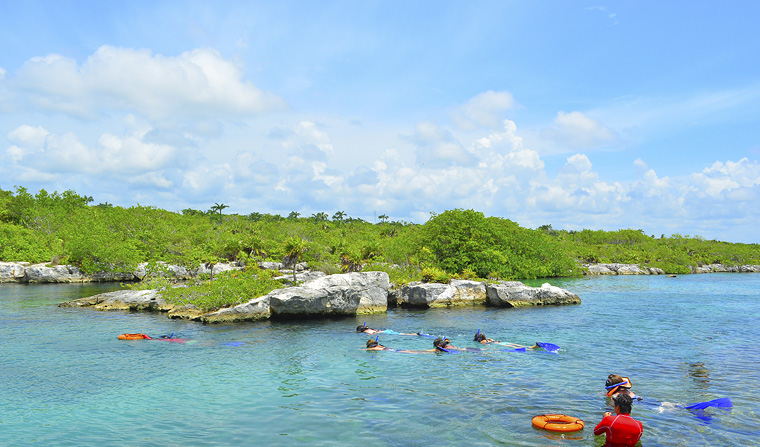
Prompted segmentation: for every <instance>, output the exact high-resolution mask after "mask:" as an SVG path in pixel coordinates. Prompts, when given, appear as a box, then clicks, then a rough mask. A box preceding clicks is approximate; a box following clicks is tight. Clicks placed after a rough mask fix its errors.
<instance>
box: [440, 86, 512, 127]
mask: <svg viewBox="0 0 760 447" xmlns="http://www.w3.org/2000/svg"><path fill="white" fill-rule="evenodd" d="M514 104H515V100H514V98H513V97H512V94H511V93H510V92H495V91H493V90H489V91H487V92H484V93H481V94H479V95H476V96H474V97H472V98H470V99H469V100H468V101H467V102H466V103H465V104H464V105H462V106H461V107H459V108H458V109H457V110H455V111H454V112H452V117H451V118H452V121H453V122H454V123H455V124H456V125H458V126H460V127H462V128H465V129H471V128H475V127H487V128H497V127H499V126H501V123H502V121H503V120H504V112H505V111H507V110H509V109H511V108H512V107H514Z"/></svg>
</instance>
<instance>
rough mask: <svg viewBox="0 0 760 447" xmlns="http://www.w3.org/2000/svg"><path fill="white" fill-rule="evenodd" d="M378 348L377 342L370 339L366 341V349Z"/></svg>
mask: <svg viewBox="0 0 760 447" xmlns="http://www.w3.org/2000/svg"><path fill="white" fill-rule="evenodd" d="M378 346H380V343H378V341H377V340H375V339H372V338H370V339H369V340H367V349H370V348H376V347H378Z"/></svg>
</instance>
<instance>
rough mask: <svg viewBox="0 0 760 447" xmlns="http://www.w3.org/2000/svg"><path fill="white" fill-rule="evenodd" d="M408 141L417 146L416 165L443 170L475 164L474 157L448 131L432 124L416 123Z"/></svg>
mask: <svg viewBox="0 0 760 447" xmlns="http://www.w3.org/2000/svg"><path fill="white" fill-rule="evenodd" d="M408 139H409V141H411V142H412V143H413V144H415V145H416V146H417V149H416V156H417V163H418V164H420V165H425V166H428V167H436V168H445V167H448V166H453V165H465V166H468V165H472V164H474V163H475V157H474V156H473V155H472V154H471V153H470V152H468V151H467V150H465V148H464V147H462V144H461V143H460V142H459V141H458V140H457V139H456V138H455V137H454V136H453V135H452V134H451V133H450V132H449V131H447V130H445V129H442V128H440V127H438V126H437V125H436V124H434V123H432V122H423V123H417V125H415V126H414V134H413V135H412V136H411V137H409V138H408Z"/></svg>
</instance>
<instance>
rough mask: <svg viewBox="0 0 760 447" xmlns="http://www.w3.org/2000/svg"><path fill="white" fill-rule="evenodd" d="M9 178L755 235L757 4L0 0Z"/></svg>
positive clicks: (219, 198) (171, 204)
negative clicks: (470, 211)
mask: <svg viewBox="0 0 760 447" xmlns="http://www.w3.org/2000/svg"><path fill="white" fill-rule="evenodd" d="M0 10H1V11H2V15H0V154H1V155H2V162H0V188H2V189H5V190H13V189H14V187H15V186H17V185H18V186H24V187H27V188H28V189H29V190H31V191H37V190H39V189H40V188H45V189H46V190H48V191H54V190H57V191H64V190H66V189H72V190H74V191H76V192H78V193H80V194H83V195H89V196H93V198H94V199H95V203H101V202H108V203H112V204H115V205H121V206H131V205H135V204H138V203H139V204H141V205H153V206H156V207H159V208H164V209H168V210H174V211H179V210H182V209H184V208H188V207H189V208H195V209H203V210H205V209H208V208H209V207H210V206H212V205H213V204H214V203H225V204H227V205H229V206H230V208H229V209H227V210H225V211H227V212H236V213H241V214H248V213H251V212H254V211H257V212H269V213H279V214H283V215H287V214H288V213H290V212H291V211H297V212H299V213H301V215H304V216H309V215H312V214H314V213H318V212H327V213H328V214H329V215H332V214H333V213H334V212H336V211H343V212H345V213H346V214H347V215H349V216H352V217H361V218H364V219H367V220H369V221H375V220H376V216H377V215H381V214H386V215H388V216H390V218H391V219H392V220H406V221H410V222H418V223H423V222H425V221H426V220H427V219H428V218H429V216H430V213H431V212H438V213H439V212H442V211H444V210H448V209H454V208H467V209H470V208H472V209H475V210H478V211H482V212H483V213H485V214H486V215H489V216H500V217H505V218H509V219H512V220H513V221H515V222H517V223H519V224H520V225H522V226H525V227H530V228H536V227H538V226H540V225H545V224H551V225H552V226H553V227H554V228H563V229H568V230H581V229H584V228H589V229H605V230H615V229H622V228H634V229H642V230H644V231H645V232H646V233H647V234H653V235H656V236H658V237H659V235H660V234H666V235H669V234H673V233H679V234H682V235H699V236H702V237H704V238H706V239H718V240H725V241H731V242H755V243H756V242H760V238H759V237H758V236H757V231H756V230H757V226H758V225H757V222H758V220H760V211H759V209H760V206H758V205H759V204H760V201H759V200H758V199H759V198H760V162H759V161H758V160H759V159H760V125H759V123H760V54H759V52H758V48H760V37H758V34H757V32H756V18H757V17H760V3H758V2H754V1H735V2H718V1H709V2H708V1H688V2H687V1H683V2H678V1H676V2H661V1H636V2H581V1H574V2H534V1H493V2H492V1H480V2H476V3H473V2H455V1H422V0H420V1H361V2H359V1H319V2H312V1H298V2H296V1H279V2H258V1H241V2H236V1H220V2H213V3H211V2H205V1H203V2H192V1H189V2H185V1H183V2H180V1H130V2H94V1H58V2H49V1H40V2H35V1H24V2H18V1H0Z"/></svg>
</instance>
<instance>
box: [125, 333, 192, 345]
mask: <svg viewBox="0 0 760 447" xmlns="http://www.w3.org/2000/svg"><path fill="white" fill-rule="evenodd" d="M116 338H118V339H119V340H158V341H168V342H170V343H187V342H188V341H191V340H190V339H189V338H176V337H174V332H172V333H171V335H161V336H158V337H151V336H149V335H147V334H121V335H119V336H118V337H116Z"/></svg>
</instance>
